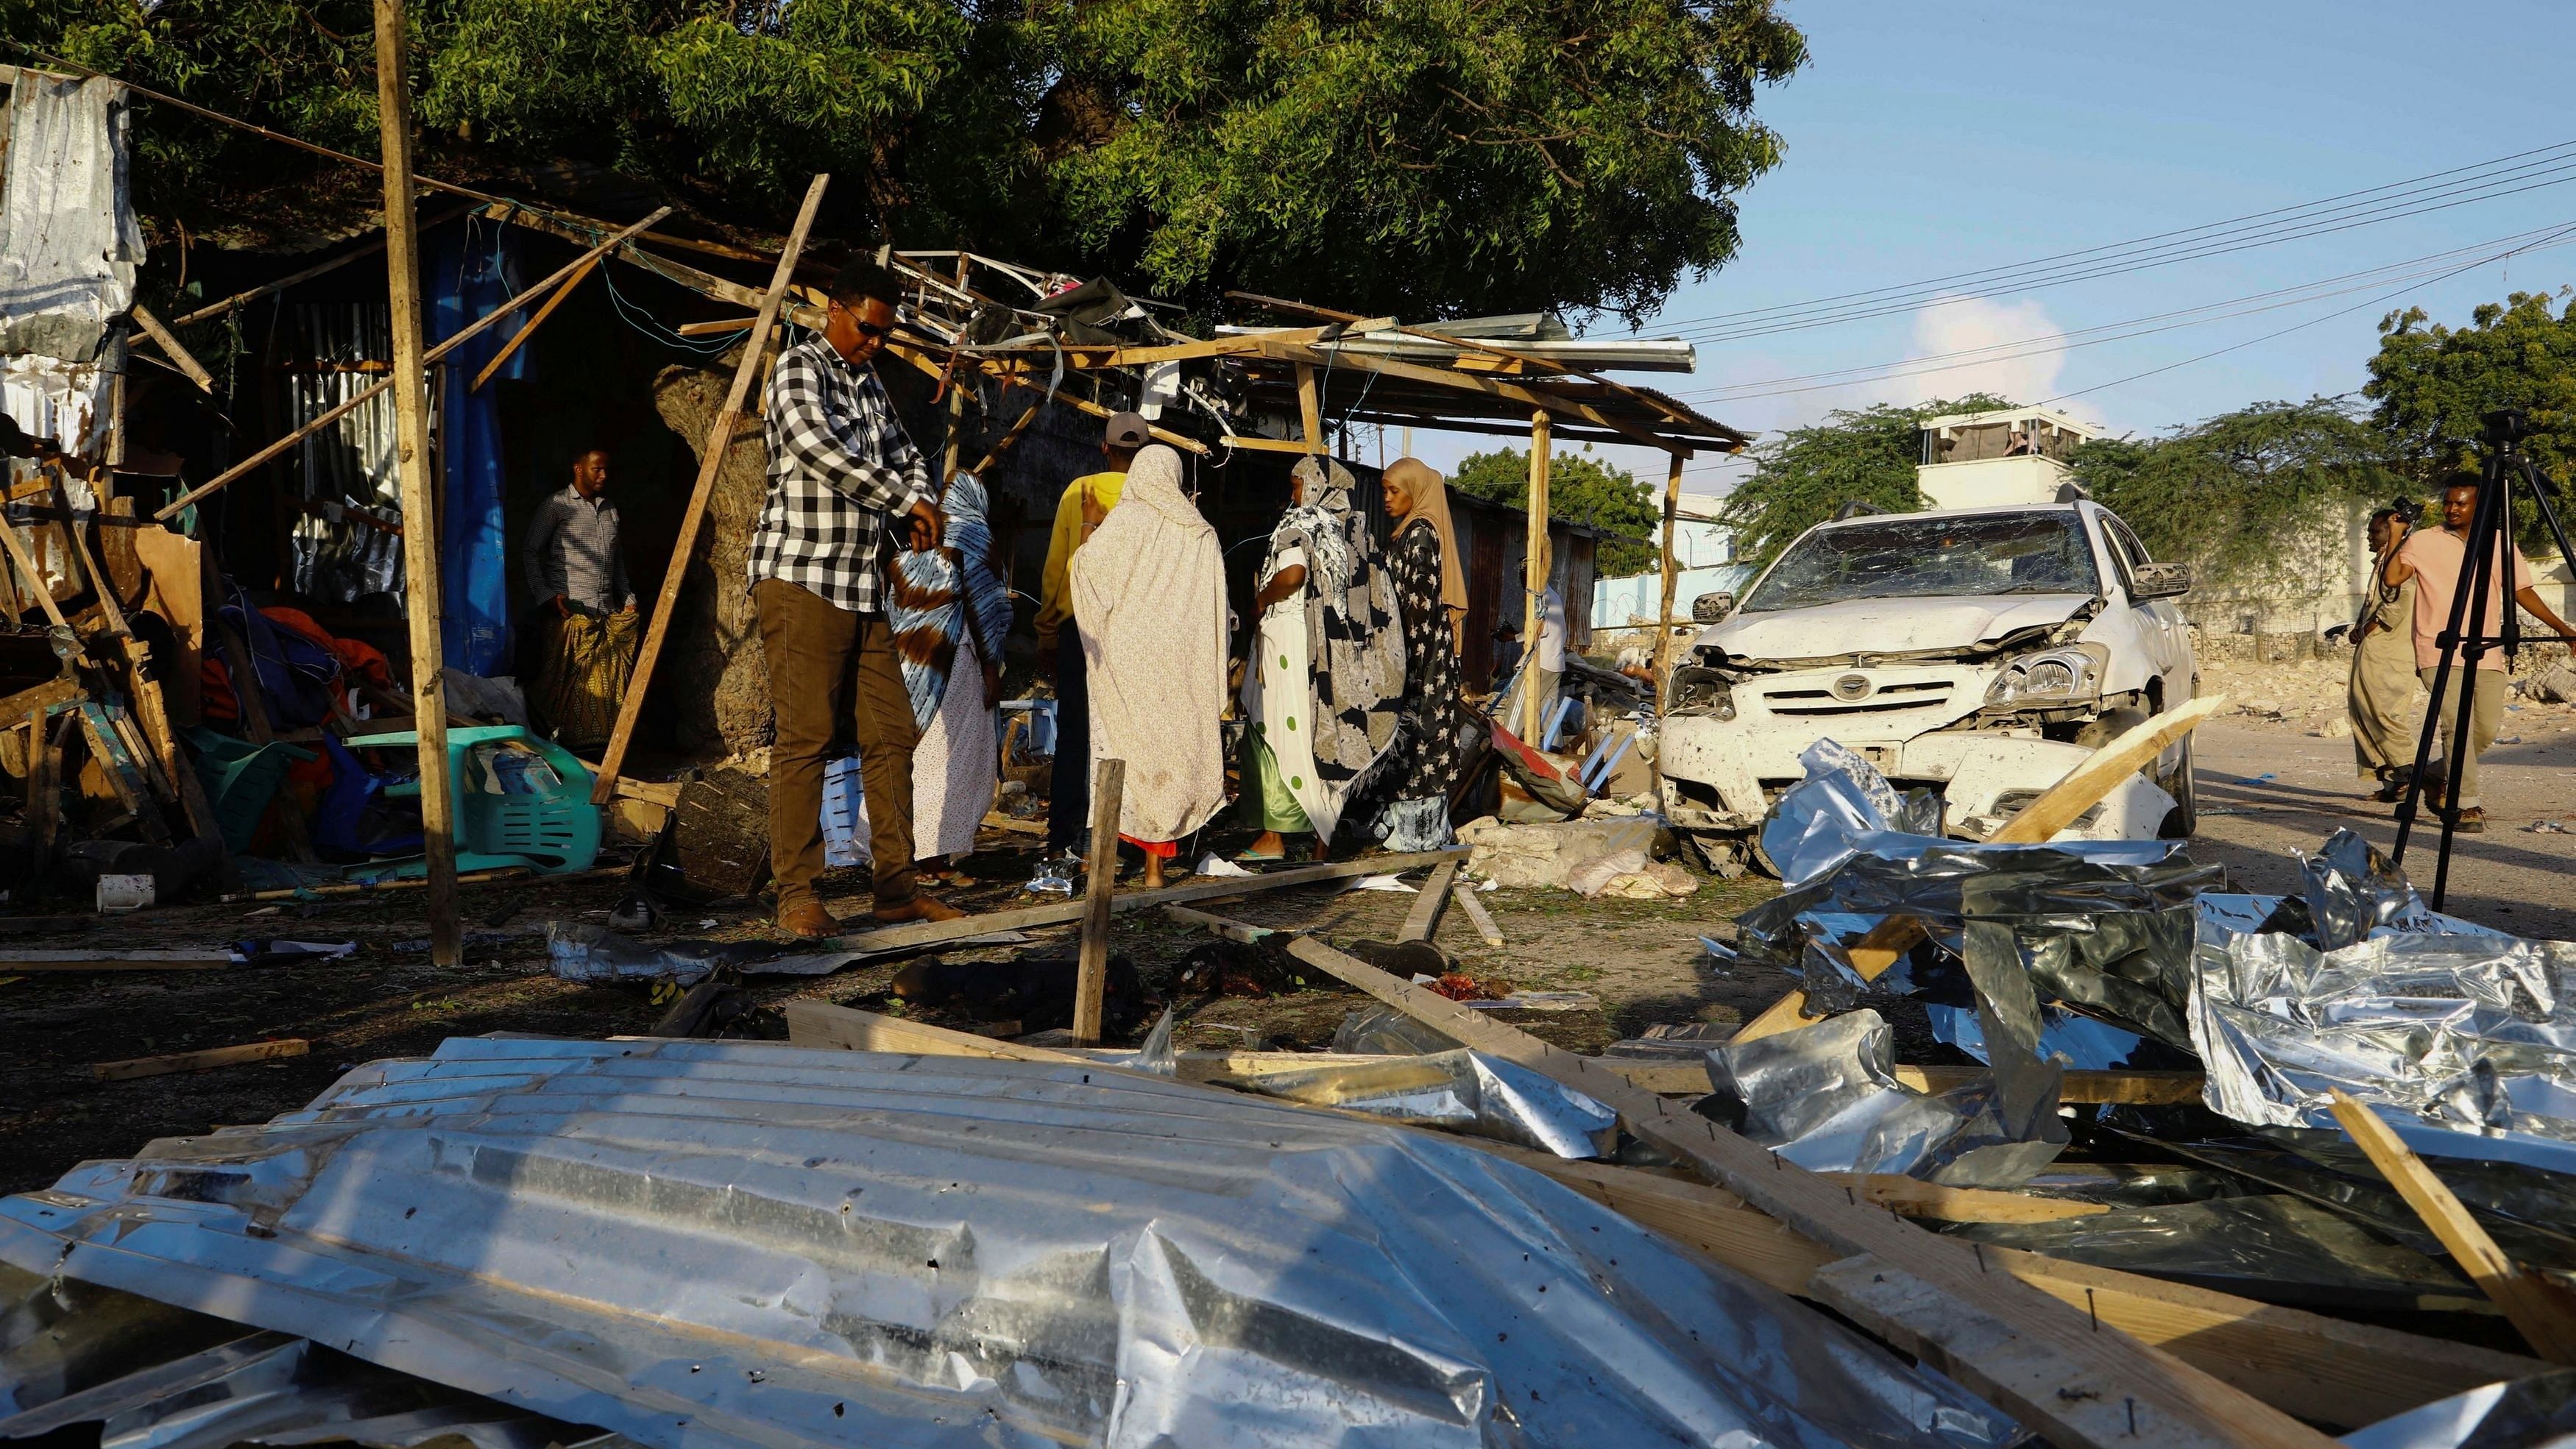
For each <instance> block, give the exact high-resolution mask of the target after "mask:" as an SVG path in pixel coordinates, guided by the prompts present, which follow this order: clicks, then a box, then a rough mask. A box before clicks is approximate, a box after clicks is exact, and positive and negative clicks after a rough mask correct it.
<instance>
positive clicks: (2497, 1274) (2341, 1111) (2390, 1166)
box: [2334, 1090, 2576, 1364]
mask: <svg viewBox="0 0 2576 1449" xmlns="http://www.w3.org/2000/svg"><path fill="white" fill-rule="evenodd" d="M2334 1115H2335V1120H2336V1121H2337V1122H2340V1123H2342V1124H2343V1130H2345V1131H2346V1132H2349V1133H2351V1134H2352V1140H2353V1141H2354V1142H2355V1143H2356V1144H2358V1145H2359V1146H2360V1148H2361V1150H2362V1151H2363V1152H2364V1153H2367V1154H2368V1155H2369V1157H2370V1165H2371V1166H2373V1167H2376V1168H2378V1169H2379V1175H2380V1176H2382V1177H2384V1178H2387V1179H2388V1185H2389V1186H2390V1187H2393V1188H2395V1189H2397V1194H2398V1196H2400V1197H2403V1198H2404V1199H2406V1205H2407V1206H2408V1207H2411V1208H2413V1209H2414V1210H2415V1216H2417V1217H2419V1218H2422V1219H2423V1220H2424V1226H2426V1227H2428V1228H2431V1229H2432V1230H2433V1236H2435V1237H2437V1238H2440V1239H2441V1240H2442V1246H2443V1247H2445V1248H2447V1249H2449V1250H2450V1253H2451V1261H2452V1262H2454V1263H2457V1264H2458V1265H2459V1266H2460V1271H2461V1272H2463V1273H2466V1274H2468V1275H2469V1278H2470V1281H2472V1282H2474V1283H2476V1284H2477V1285H2478V1287H2479V1288H2481V1289H2482V1290H2484V1291H2485V1293H2486V1295H2487V1296H2488V1297H2489V1298H2492V1299H2494V1300H2495V1305H2496V1307H2498V1308H2501V1309H2503V1310H2504V1316H2505V1317H2506V1318H2507V1319H2508V1320H2510V1321H2511V1322H2512V1324H2513V1326H2514V1328H2515V1330H2516V1331H2518V1332H2519V1333H2521V1334H2522V1336H2523V1339H2524V1340H2525V1341H2526V1342H2528V1343H2529V1344H2530V1345H2531V1351H2532V1352H2534V1353H2536V1354H2538V1355H2540V1356H2541V1357H2542V1358H2545V1359H2548V1360H2550V1361H2551V1362H2553V1363H2563V1364H2576V1294H2570V1293H2569V1292H2568V1291H2567V1290H2565V1289H2563V1288H2561V1287H2559V1286H2558V1285H2557V1284H2556V1283H2553V1282H2551V1281H2550V1280H2549V1279H2547V1278H2544V1277H2542V1276H2540V1275H2539V1274H2537V1273H2526V1272H2524V1271H2523V1270H2522V1268H2521V1267H2520V1266H2519V1265H2518V1264H2516V1263H2515V1262H2514V1261H2513V1259H2512V1258H2510V1257H2508V1256H2506V1254H2505V1251H2504V1249H2502V1248H2499V1247H2497V1246H2496V1242H2495V1239H2494V1238H2492V1237H2489V1236H2488V1235H2487V1230H2486V1229H2485V1227H2483V1226H2481V1225H2480V1224H2479V1222H2478V1220H2477V1218H2476V1217H2475V1216H2474V1215H2472V1214H2471V1213H2470V1212H2469V1210H2468V1209H2467V1208H2465V1207H2463V1206H2461V1205H2460V1200H2459V1198H2458V1197H2457V1196H2455V1195H2453V1193H2452V1192H2451V1189H2450V1188H2449V1187H2447V1186H2445V1185H2444V1184H2443V1182H2442V1179H2440V1178H2438V1177H2435V1176H2434V1175H2433V1170H2432V1169H2431V1168H2429V1167H2426V1166H2425V1165H2424V1160H2423V1159H2422V1158H2420V1157H2417V1156H2416V1155H2415V1153H2414V1152H2413V1150H2412V1149H2410V1148H2408V1147H2407V1145H2406V1144H2405V1142H2403V1141H2402V1140H2400V1139H2399V1138H2398V1136H2397V1134H2396V1132H2395V1131H2393V1130H2391V1129H2390V1127H2389V1125H2388V1124H2387V1123H2385V1122H2382V1121H2380V1120H2379V1114H2378V1113H2376V1112H2373V1111H2371V1110H2370V1109H2369V1108H2368V1107H2365V1106H2363V1105H2362V1104H2361V1103H2360V1102H2359V1101H2357V1100H2355V1099H2354V1098H2353V1097H2351V1096H2349V1095H2348V1094H2346V1093H2344V1092H2342V1091H2340V1090H2338V1091H2337V1092H2336V1093H2335V1094H2334Z"/></svg>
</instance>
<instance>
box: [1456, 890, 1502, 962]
mask: <svg viewBox="0 0 2576 1449" xmlns="http://www.w3.org/2000/svg"><path fill="white" fill-rule="evenodd" d="M1458 904H1459V905H1460V906H1462V907H1464V908H1465V909H1466V912H1467V919H1468V920H1469V921H1471V922H1473V923H1474V924H1475V927H1476V934H1477V935H1479V936H1481V937H1483V938H1484V941H1485V944H1486V945H1487V946H1490V947H1492V948H1493V949H1494V950H1497V951H1499V950H1501V949H1503V928H1502V927H1500V926H1498V925H1496V924H1494V916H1493V913H1492V912H1491V911H1488V910H1486V909H1485V899H1484V897H1483V896H1482V895H1481V894H1479V893H1478V892H1477V891H1475V890H1473V889H1469V890H1463V891H1460V892H1458Z"/></svg>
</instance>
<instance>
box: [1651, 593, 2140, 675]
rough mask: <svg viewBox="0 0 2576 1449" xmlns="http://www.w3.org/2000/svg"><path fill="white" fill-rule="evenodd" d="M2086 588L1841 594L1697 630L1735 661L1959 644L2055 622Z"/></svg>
mask: <svg viewBox="0 0 2576 1449" xmlns="http://www.w3.org/2000/svg"><path fill="white" fill-rule="evenodd" d="M2092 598H2093V596H2092V595H2090V594H2004V595H1997V596H1992V597H1987V598H1966V599H1844V600H1842V601H1840V602H1839V603H1832V604H1819V605H1817V606H1815V607H1814V608H1809V609H1778V610H1769V611H1765V612H1762V613H1758V614H1748V613H1742V612H1738V613H1737V614H1736V615H1735V616H1734V617H1733V618H1730V619H1728V620H1727V621H1726V622H1725V623H1723V624H1719V625H1716V626H1715V627H1713V628H1711V629H1709V630H1708V631H1707V632H1706V633H1704V634H1702V635H1700V636H1699V642H1700V644H1702V645H1703V646H1708V645H1713V646H1715V647H1717V648H1720V649H1723V650H1725V651H1726V652H1727V654H1728V655H1730V656H1732V657H1734V658H1738V659H1830V658H1834V657H1836V656H1839V655H1847V654H1917V653H1921V652H1924V651H1926V650H1937V649H1966V648H1970V647H1972V646H1974V645H1977V644H1982V643H1985V642H1987V641H1989V640H1994V639H2000V638H2003V637H2004V636H2005V635H2007V634H2013V633H2018V632H2020V631H2021V630H2024V629H2029V628H2034V627H2038V626H2041V625H2047V624H2057V623H2063V622H2064V621H2065V620H2067V619H2069V618H2071V617H2073V616H2074V614H2075V611H2076V610H2078V609H2080V608H2083V607H2084V606H2085V604H2087V603H2089V602H2091V601H2092Z"/></svg>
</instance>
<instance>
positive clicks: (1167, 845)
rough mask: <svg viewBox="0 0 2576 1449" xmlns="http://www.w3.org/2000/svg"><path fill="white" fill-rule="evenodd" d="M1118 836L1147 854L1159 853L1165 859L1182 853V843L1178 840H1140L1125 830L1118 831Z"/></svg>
mask: <svg viewBox="0 0 2576 1449" xmlns="http://www.w3.org/2000/svg"><path fill="white" fill-rule="evenodd" d="M1118 838H1119V839H1121V840H1123V841H1126V842H1127V843H1128V844H1129V845H1132V846H1134V847H1136V848H1137V849H1138V850H1141V851H1143V852H1145V853H1146V854H1147V855H1159V856H1161V857H1162V858H1163V859H1165V860H1169V859H1171V858H1172V857H1173V856H1176V855H1178V854H1180V853H1181V843H1180V842H1179V841H1177V840H1138V839H1137V838H1136V837H1135V836H1132V835H1130V834H1128V833H1127V832H1126V831H1124V830H1122V831H1119V832H1118Z"/></svg>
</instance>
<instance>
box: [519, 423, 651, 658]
mask: <svg viewBox="0 0 2576 1449" xmlns="http://www.w3.org/2000/svg"><path fill="white" fill-rule="evenodd" d="M520 565H521V566H522V567H523V568H525V569H526V570H527V573H528V592H529V593H530V594H531V595H532V596H533V601H534V602H535V604H536V605H537V607H538V608H541V609H552V610H553V611H554V613H555V617H556V618H562V617H564V616H565V615H567V614H569V613H571V612H572V606H573V605H579V606H580V607H582V608H583V609H586V610H588V611H590V612H591V613H594V614H616V613H623V612H625V611H627V610H630V609H633V608H634V607H635V591H634V590H633V589H631V588H629V587H627V585H626V554H625V552H624V551H623V550H622V549H620V548H619V547H618V546H617V505H616V504H614V503H611V502H609V501H608V450H607V449H606V448H593V449H591V450H590V451H589V452H586V453H584V454H582V455H581V456H580V457H578V458H575V459H573V460H572V486H571V487H569V488H566V489H564V490H563V491H562V492H560V493H557V494H555V495H554V496H553V497H551V498H548V499H547V500H546V501H545V502H543V503H540V504H538V505H537V513H536V516H535V517H534V518H531V519H529V520H528V537H527V542H526V543H525V544H524V545H523V546H522V547H521V548H520Z"/></svg>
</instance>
